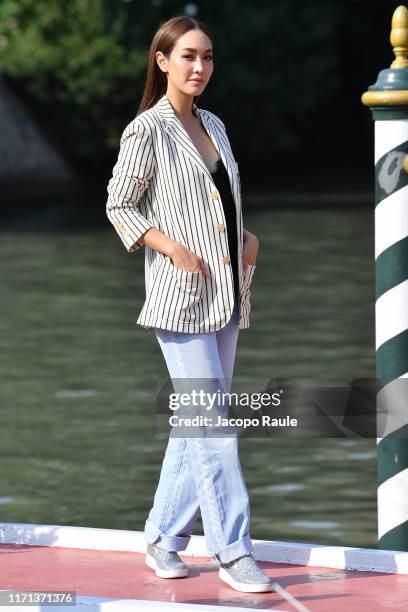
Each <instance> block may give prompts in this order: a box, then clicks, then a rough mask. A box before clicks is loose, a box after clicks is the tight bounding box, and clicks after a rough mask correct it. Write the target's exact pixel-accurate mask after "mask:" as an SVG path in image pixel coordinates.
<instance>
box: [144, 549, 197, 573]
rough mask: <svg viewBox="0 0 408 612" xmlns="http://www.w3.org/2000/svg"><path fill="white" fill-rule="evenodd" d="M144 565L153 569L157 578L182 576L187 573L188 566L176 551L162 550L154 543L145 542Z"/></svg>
mask: <svg viewBox="0 0 408 612" xmlns="http://www.w3.org/2000/svg"><path fill="white" fill-rule="evenodd" d="M146 565H148V566H149V567H151V568H152V569H153V570H155V572H156V576H158V577H159V578H184V576H187V575H188V566H187V565H186V564H185V563H184V561H182V560H181V559H180V557H179V556H178V554H177V553H176V551H168V550H164V549H163V548H159V547H158V546H154V544H147V551H146Z"/></svg>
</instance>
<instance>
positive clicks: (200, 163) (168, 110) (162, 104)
mask: <svg viewBox="0 0 408 612" xmlns="http://www.w3.org/2000/svg"><path fill="white" fill-rule="evenodd" d="M155 108H156V110H157V111H158V112H159V114H160V116H161V119H162V120H163V122H164V126H165V130H166V132H167V134H169V136H171V138H173V140H174V141H175V142H176V143H177V144H178V145H179V146H180V147H181V148H182V149H183V151H184V153H186V154H187V155H188V156H189V158H190V159H191V161H192V162H193V163H194V164H195V165H196V166H197V167H198V168H199V169H200V170H201V172H203V173H204V174H205V175H206V177H207V178H208V179H209V180H210V181H212V180H213V179H212V176H211V172H210V171H209V169H208V168H207V166H206V164H205V163H204V160H203V158H202V157H201V155H200V153H199V152H198V150H197V147H196V146H195V144H194V143H193V141H192V140H191V138H190V136H189V135H188V133H187V132H186V130H185V129H184V127H183V124H182V123H181V121H180V120H179V118H178V117H177V115H176V113H175V112H174V109H173V107H172V105H171V104H170V101H169V99H168V98H167V96H166V94H164V95H163V96H162V97H161V98H160V100H159V101H158V102H157V103H156V105H155ZM195 112H196V115H197V116H198V117H199V118H200V119H201V122H202V124H203V126H204V129H205V130H206V132H207V134H208V136H209V137H210V138H211V141H212V143H213V145H214V146H215V148H216V149H217V151H218V153H219V155H220V157H221V159H222V161H223V163H224V166H225V168H226V169H227V172H228V177H229V180H230V184H231V189H232V193H233V197H234V200H235V204H237V201H238V196H237V184H238V181H237V174H238V172H237V167H236V164H235V162H234V161H233V156H232V152H231V150H230V149H229V147H227V145H226V142H225V141H224V140H223V138H222V132H221V130H220V128H218V126H216V125H215V124H214V123H213V122H212V121H211V119H210V118H209V117H208V115H207V114H206V112H205V111H203V110H201V109H199V108H197V107H195Z"/></svg>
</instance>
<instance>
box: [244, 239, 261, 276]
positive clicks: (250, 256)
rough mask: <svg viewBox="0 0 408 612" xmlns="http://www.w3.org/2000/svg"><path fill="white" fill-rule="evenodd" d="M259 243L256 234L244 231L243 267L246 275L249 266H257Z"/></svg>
mask: <svg viewBox="0 0 408 612" xmlns="http://www.w3.org/2000/svg"><path fill="white" fill-rule="evenodd" d="M258 249H259V242H258V238H257V237H256V236H255V234H251V232H248V230H244V245H243V249H242V265H243V268H244V274H246V271H247V267H248V264H250V265H251V266H256V258H257V255H258Z"/></svg>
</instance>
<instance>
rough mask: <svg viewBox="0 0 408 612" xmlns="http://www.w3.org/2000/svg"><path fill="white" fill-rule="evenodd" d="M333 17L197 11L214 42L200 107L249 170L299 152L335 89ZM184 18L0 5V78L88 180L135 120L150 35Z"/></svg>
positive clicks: (139, 6) (210, 5) (87, 0)
mask: <svg viewBox="0 0 408 612" xmlns="http://www.w3.org/2000/svg"><path fill="white" fill-rule="evenodd" d="M342 5H343V3H338V4H337V5H336V4H334V3H333V2H328V1H327V0H315V1H314V2H299V1H297V0H274V2H264V1H261V0H257V1H254V2H241V1H238V0H225V2H223V3H220V2H218V1H216V0H206V1H205V3H203V4H202V5H197V6H199V9H198V12H197V17H199V18H200V19H202V20H203V21H205V22H206V23H207V24H208V25H209V27H210V29H211V30H212V31H213V32H214V36H215V46H214V51H215V53H214V56H215V64H214V65H215V71H214V75H213V80H212V82H211V85H210V86H209V88H208V91H206V92H205V93H204V95H203V96H202V99H201V100H200V102H199V105H201V106H202V107H203V108H206V107H208V108H210V109H211V110H213V111H214V112H216V113H218V114H220V116H221V117H222V119H223V120H224V121H225V123H226V124H227V127H228V128H229V129H230V128H231V132H233V133H234V146H236V147H238V148H239V147H240V146H242V149H243V150H244V149H247V150H248V147H247V146H246V145H247V143H248V139H249V138H250V139H251V147H250V154H251V157H252V160H253V161H256V160H257V158H258V157H259V156H262V155H265V153H266V152H267V153H268V154H269V153H270V152H271V151H278V150H282V149H283V150H285V149H286V150H290V149H293V148H294V147H296V146H298V145H299V143H300V141H301V139H302V134H303V133H305V131H306V133H307V130H308V125H309V124H308V121H307V119H306V117H307V116H308V113H309V112H310V111H312V110H313V109H315V108H317V107H318V105H319V104H321V103H324V101H325V100H327V99H328V97H329V96H330V95H331V94H332V92H333V91H335V90H336V87H338V85H339V77H338V74H337V72H336V65H337V61H338V58H337V55H336V53H335V50H334V49H333V40H334V37H335V32H336V28H337V27H338V24H339V23H340V22H341V20H342V18H343V17H344V12H345V9H344V7H343V6H342ZM184 8H185V5H184V3H180V2H177V1H175V0H167V1H163V2H158V1H157V0H155V1H151V2H149V1H147V0H135V1H134V2H123V1H121V0H69V1H67V2H63V1H61V0H42V1H41V2H38V1H37V0H2V2H1V4H0V67H1V69H2V70H3V71H4V73H5V74H7V75H8V76H9V77H11V78H12V80H13V82H14V83H15V84H16V86H17V87H18V90H19V91H20V93H21V94H22V95H23V96H24V97H25V99H26V100H27V101H28V102H29V104H30V105H31V107H32V108H33V109H34V110H35V112H36V115H37V116H38V117H39V118H40V120H41V121H42V123H43V125H44V126H46V129H47V130H48V132H49V134H51V135H52V139H53V140H54V141H57V142H59V143H60V144H61V143H62V144H63V147H64V148H65V150H66V151H67V152H68V153H69V154H70V156H71V158H74V159H76V160H77V161H78V162H83V161H86V162H87V168H89V167H90V165H93V166H94V167H95V168H96V167H98V165H99V163H100V162H101V161H102V160H104V159H106V158H107V156H110V155H111V154H112V151H116V149H117V147H118V138H119V135H120V132H121V130H122V129H123V127H124V125H126V123H127V122H128V121H129V120H130V119H131V118H132V116H134V115H135V114H136V112H137V108H138V105H139V101H140V97H141V94H142V90H143V86H144V78H145V69H146V61H147V51H148V46H149V44H150V41H151V38H152V36H153V34H154V32H155V30H156V28H157V27H158V26H159V25H160V23H162V22H163V21H165V20H166V19H168V18H170V17H171V16H173V15H175V14H179V13H182V12H183V10H184ZM234 127H237V128H238V129H237V130H233V128H234ZM265 134H268V140H266V139H265ZM79 166H82V163H79Z"/></svg>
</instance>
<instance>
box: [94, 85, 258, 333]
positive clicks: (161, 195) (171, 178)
mask: <svg viewBox="0 0 408 612" xmlns="http://www.w3.org/2000/svg"><path fill="white" fill-rule="evenodd" d="M193 111H194V112H195V114H196V116H197V117H199V118H200V119H201V122H202V124H203V126H204V128H205V130H206V132H207V134H208V136H209V137H210V138H211V140H212V142H213V144H214V146H215V148H216V149H217V151H218V153H219V155H220V157H221V159H222V161H223V163H224V165H225V167H226V169H227V171H228V176H229V180H230V184H231V190H232V195H233V198H234V201H235V205H236V214H237V231H238V274H239V285H240V291H239V294H240V304H239V323H238V327H239V328H240V329H245V328H247V327H249V313H250V308H251V306H250V285H251V281H252V277H253V274H254V271H255V266H254V265H253V266H251V265H249V266H248V268H247V272H246V274H245V275H244V274H243V266H242V248H243V224H242V210H241V183H240V177H239V170H238V164H237V163H236V161H235V159H234V156H233V154H232V150H231V146H230V143H229V140H228V136H227V134H226V129H225V125H224V124H223V122H222V121H221V120H220V119H219V118H218V117H217V116H216V115H214V114H213V113H211V112H210V111H208V110H203V109H199V108H198V107H197V106H196V105H194V107H193ZM107 189H108V194H109V196H108V200H107V204H106V214H107V217H108V219H109V221H110V222H111V223H112V224H113V226H114V228H115V229H116V231H117V233H118V235H119V237H120V238H121V240H122V242H123V244H124V246H125V248H126V250H127V251H128V252H129V253H132V252H135V251H137V250H138V249H139V248H140V246H141V244H139V243H138V239H139V238H140V237H141V236H142V235H143V234H144V233H145V232H146V231H147V230H148V229H150V228H152V227H155V228H157V229H158V230H160V231H161V232H163V233H164V234H166V235H167V236H169V237H171V238H173V239H174V240H176V241H177V242H180V243H181V244H183V245H184V246H185V247H187V248H188V249H189V250H190V251H192V252H194V253H195V254H196V255H199V256H200V257H201V258H202V260H203V262H204V263H205V264H206V266H207V268H208V270H209V272H210V275H211V276H210V277H205V276H204V275H203V273H202V272H201V271H199V272H190V271H187V270H182V269H181V268H178V267H176V266H175V265H174V263H173V260H172V259H171V257H169V256H167V255H164V254H163V253H160V252H158V251H155V250H154V249H151V248H150V247H148V246H145V288H146V299H145V302H144V304H143V307H142V310H141V312H140V314H139V317H138V319H137V321H136V323H137V324H139V325H141V326H142V327H144V328H145V329H149V328H152V327H159V328H162V329H168V330H171V331H174V332H186V333H204V332H212V331H216V330H219V329H221V328H222V327H223V326H224V325H226V323H227V322H228V321H229V319H230V318H231V314H232V310H233V306H234V292H233V273H232V265H231V262H230V254H229V248H228V239H227V232H226V231H225V227H226V221H225V215H224V210H223V206H222V203H221V199H220V195H219V193H218V191H217V188H216V185H215V183H214V181H213V179H212V176H211V173H210V171H209V169H208V168H207V166H206V164H205V163H204V161H203V158H202V156H201V155H200V153H199V152H198V150H197V148H196V147H195V145H194V144H193V142H192V140H191V138H190V137H189V135H188V133H187V132H186V130H185V129H184V127H183V125H182V123H181V122H180V120H179V119H178V117H177V115H176V114H175V112H174V109H173V107H172V105H171V104H170V101H169V99H168V98H167V96H166V95H163V96H162V97H161V98H160V100H159V101H158V102H157V103H156V104H155V105H154V106H152V107H151V108H150V109H148V110H146V111H144V112H143V113H140V114H139V115H137V116H136V117H135V118H134V119H133V120H132V121H131V122H130V123H129V124H128V125H127V126H126V128H125V129H124V131H123V133H122V137H121V140H120V150H119V155H118V160H117V163H116V164H115V166H114V168H113V174H112V178H111V179H110V181H109V184H108V188H107ZM227 230H228V228H227Z"/></svg>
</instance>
